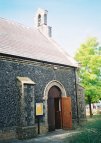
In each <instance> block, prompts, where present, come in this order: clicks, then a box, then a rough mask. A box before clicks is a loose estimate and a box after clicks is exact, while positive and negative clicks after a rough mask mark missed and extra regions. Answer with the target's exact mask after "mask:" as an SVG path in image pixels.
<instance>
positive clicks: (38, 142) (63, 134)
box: [0, 129, 79, 143]
mask: <svg viewBox="0 0 101 143" xmlns="http://www.w3.org/2000/svg"><path fill="white" fill-rule="evenodd" d="M78 132H79V131H76V130H71V131H66V130H62V129H61V130H56V131H54V132H50V133H48V134H47V135H43V136H38V137H37V138H33V139H29V140H23V141H21V140H12V141H5V142H4V141H3V142H0V143H64V139H65V138H67V137H70V136H72V135H73V134H75V133H78ZM66 143H68V141H66Z"/></svg>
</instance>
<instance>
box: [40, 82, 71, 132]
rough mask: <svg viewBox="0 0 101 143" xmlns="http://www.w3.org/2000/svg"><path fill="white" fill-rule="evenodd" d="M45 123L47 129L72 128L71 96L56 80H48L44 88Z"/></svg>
mask: <svg viewBox="0 0 101 143" xmlns="http://www.w3.org/2000/svg"><path fill="white" fill-rule="evenodd" d="M43 100H44V105H45V108H44V113H45V124H46V125H48V127H49V131H53V130H55V129H59V128H62V129H71V128H72V111H71V97H70V96H68V95H67V94H66V91H65V88H64V86H63V85H62V84H61V83H60V82H59V81H57V80H53V81H50V82H49V83H48V84H47V85H46V87H45V90H44V97H43Z"/></svg>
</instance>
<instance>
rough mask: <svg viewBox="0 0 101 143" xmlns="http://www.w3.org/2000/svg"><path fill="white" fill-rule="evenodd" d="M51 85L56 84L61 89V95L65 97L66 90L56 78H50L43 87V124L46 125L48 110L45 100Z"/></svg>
mask: <svg viewBox="0 0 101 143" xmlns="http://www.w3.org/2000/svg"><path fill="white" fill-rule="evenodd" d="M53 86H56V87H58V88H59V89H60V90H61V97H66V90H65V88H64V86H63V84H62V83H60V82H59V81H57V80H52V81H50V82H49V83H48V84H47V85H46V87H45V90H44V96H43V101H44V106H45V108H44V113H45V124H46V125H47V126H48V114H47V113H48V110H47V106H48V105H47V100H48V93H49V90H50V89H51V87H53Z"/></svg>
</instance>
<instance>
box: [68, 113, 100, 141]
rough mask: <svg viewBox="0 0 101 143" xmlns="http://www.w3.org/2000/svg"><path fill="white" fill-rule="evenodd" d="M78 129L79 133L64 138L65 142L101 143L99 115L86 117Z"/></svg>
mask: <svg viewBox="0 0 101 143" xmlns="http://www.w3.org/2000/svg"><path fill="white" fill-rule="evenodd" d="M78 131H80V133H77V134H75V135H72V136H71V137H69V138H66V139H65V143H66V142H67V143H101V115H97V116H93V117H92V118H88V119H87V123H86V124H85V125H84V126H82V127H81V128H80V129H78Z"/></svg>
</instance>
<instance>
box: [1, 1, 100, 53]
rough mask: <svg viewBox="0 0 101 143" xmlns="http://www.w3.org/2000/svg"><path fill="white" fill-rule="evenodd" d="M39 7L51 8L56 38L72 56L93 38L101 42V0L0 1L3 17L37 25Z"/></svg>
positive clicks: (49, 9)
mask: <svg viewBox="0 0 101 143" xmlns="http://www.w3.org/2000/svg"><path fill="white" fill-rule="evenodd" d="M38 8H42V9H46V10H48V25H49V26H52V37H53V38H54V40H55V41H56V42H57V43H58V44H59V45H60V46H61V47H62V48H64V49H65V50H66V51H67V52H68V53H69V54H70V55H71V56H74V55H75V52H76V50H77V49H78V48H79V47H80V45H81V44H82V43H84V42H85V41H86V40H87V38H89V37H96V38H97V39H98V41H99V43H101V0H0V17H2V18H6V19H8V20H11V21H12V20H13V21H15V22H18V23H21V24H23V25H25V26H28V27H33V28H34V16H35V13H36V11H37V9H38Z"/></svg>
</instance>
